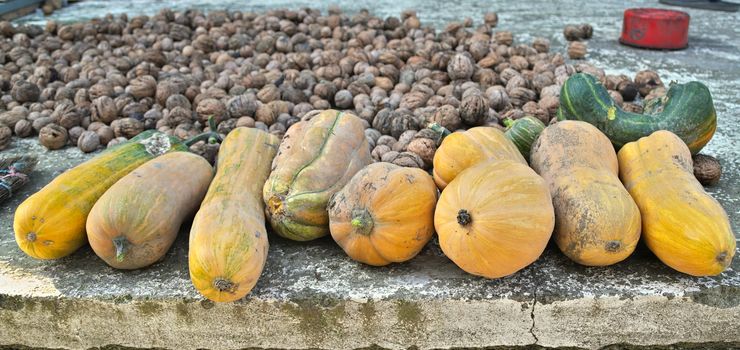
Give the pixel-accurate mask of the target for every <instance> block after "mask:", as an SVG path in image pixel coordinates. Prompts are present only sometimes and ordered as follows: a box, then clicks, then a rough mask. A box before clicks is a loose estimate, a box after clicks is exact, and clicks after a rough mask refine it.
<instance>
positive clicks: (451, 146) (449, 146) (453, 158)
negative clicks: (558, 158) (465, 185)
mask: <svg viewBox="0 0 740 350" xmlns="http://www.w3.org/2000/svg"><path fill="white" fill-rule="evenodd" d="M489 159H508V160H513V161H516V162H519V163H522V164H524V165H527V161H526V160H525V159H524V157H522V154H521V153H520V152H519V149H518V148H517V147H516V145H514V143H512V142H511V140H509V139H508V138H507V137H506V134H504V132H503V131H501V130H498V129H496V128H492V127H487V126H480V127H477V128H471V129H468V130H467V131H462V132H454V133H452V134H450V135H449V136H447V137H445V139H444V141H442V144H441V145H440V146H439V149H438V150H437V152H436V153H435V154H434V170H433V175H434V182H435V183H437V186H438V187H439V188H440V189H444V188H445V186H447V184H449V183H450V181H452V179H454V178H455V177H456V176H457V175H458V174H460V173H461V172H462V171H463V170H465V169H467V168H469V167H472V166H474V165H476V164H478V163H480V162H483V161H486V160H489Z"/></svg>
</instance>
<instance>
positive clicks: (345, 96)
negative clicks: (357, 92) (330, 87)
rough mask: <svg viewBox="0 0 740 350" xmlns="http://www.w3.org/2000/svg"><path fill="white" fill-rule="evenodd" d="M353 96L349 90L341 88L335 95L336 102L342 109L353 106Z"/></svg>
mask: <svg viewBox="0 0 740 350" xmlns="http://www.w3.org/2000/svg"><path fill="white" fill-rule="evenodd" d="M352 100H353V96H352V93H351V92H349V90H339V91H337V93H336V94H335V95H334V104H336V106H337V107H338V108H341V109H349V108H352V102H353V101H352Z"/></svg>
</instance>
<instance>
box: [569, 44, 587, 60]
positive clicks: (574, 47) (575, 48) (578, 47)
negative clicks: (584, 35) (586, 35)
mask: <svg viewBox="0 0 740 350" xmlns="http://www.w3.org/2000/svg"><path fill="white" fill-rule="evenodd" d="M586 51H587V48H586V43H584V42H581V41H571V42H570V43H569V44H568V57H570V58H571V59H582V58H584V57H585V56H586Z"/></svg>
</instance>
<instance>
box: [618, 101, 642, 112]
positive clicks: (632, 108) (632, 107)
mask: <svg viewBox="0 0 740 350" xmlns="http://www.w3.org/2000/svg"><path fill="white" fill-rule="evenodd" d="M622 109H623V110H624V111H625V112H632V113H637V114H642V112H643V109H642V106H640V105H638V104H636V103H632V102H625V103H624V104H622Z"/></svg>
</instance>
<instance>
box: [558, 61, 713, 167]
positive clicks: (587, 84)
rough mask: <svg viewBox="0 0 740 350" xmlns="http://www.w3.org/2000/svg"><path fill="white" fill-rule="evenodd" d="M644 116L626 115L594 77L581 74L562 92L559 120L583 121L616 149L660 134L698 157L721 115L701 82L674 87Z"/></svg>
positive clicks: (569, 81)
mask: <svg viewBox="0 0 740 350" xmlns="http://www.w3.org/2000/svg"><path fill="white" fill-rule="evenodd" d="M645 104H646V108H645V113H644V114H637V113H630V112H625V111H623V110H622V109H620V108H619V107H618V106H616V105H615V103H614V101H613V100H612V99H611V97H610V96H609V93H608V92H607V90H606V88H604V86H602V85H601V83H599V82H598V80H596V78H594V77H593V76H591V75H589V74H585V73H578V74H575V75H573V76H571V77H570V78H568V80H566V81H565V84H563V88H562V90H561V92H560V107H559V108H558V114H557V115H558V120H566V119H568V120H582V121H585V122H588V123H591V124H593V125H594V126H596V127H597V128H599V130H601V131H602V132H603V133H604V134H606V136H608V137H609V139H610V140H611V142H612V144H614V147H616V148H617V150H618V149H620V148H621V147H622V146H623V145H624V144H626V143H628V142H632V141H637V140H638V139H639V138H641V137H644V136H648V135H650V134H652V133H653V132H654V131H657V130H668V131H670V132H672V133H674V134H676V135H678V137H680V138H681V139H682V140H683V141H684V142H685V143H686V145H687V146H688V147H689V149H690V150H691V153H692V154H696V153H698V152H699V150H701V149H702V147H704V146H705V145H706V144H707V143H708V142H709V140H710V139H711V138H712V136H713V135H714V131H715V130H716V128H717V114H716V112H715V110H714V104H713V102H712V95H711V94H710V93H709V89H708V88H707V87H706V86H705V85H704V84H702V83H700V82H698V81H692V82H689V83H686V84H672V85H671V87H670V89H669V90H668V93H667V94H666V96H665V97H664V98H660V99H658V100H651V101H647V102H646V103H645Z"/></svg>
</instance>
